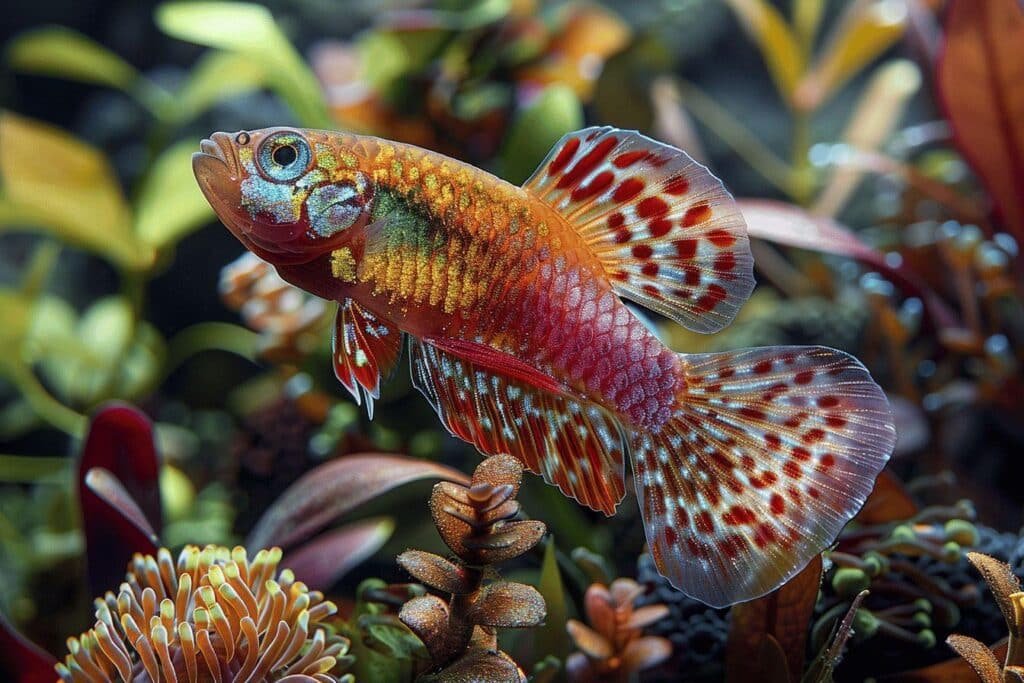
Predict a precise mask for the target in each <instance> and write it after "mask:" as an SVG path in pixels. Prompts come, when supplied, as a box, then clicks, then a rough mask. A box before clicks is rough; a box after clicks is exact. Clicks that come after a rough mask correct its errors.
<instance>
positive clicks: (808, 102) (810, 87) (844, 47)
mask: <svg viewBox="0 0 1024 683" xmlns="http://www.w3.org/2000/svg"><path fill="white" fill-rule="evenodd" d="M908 12H909V10H908V9H907V8H906V6H905V4H904V3H898V2H884V1H882V0H855V1H854V2H851V3H849V4H848V5H847V8H846V10H845V11H844V13H843V16H842V17H841V18H840V19H839V21H838V22H837V24H836V28H835V29H834V30H833V31H832V34H831V36H830V37H829V39H828V40H827V41H826V43H825V46H824V47H823V48H822V50H821V54H820V55H819V56H818V59H817V60H816V61H815V63H814V65H813V66H812V67H811V68H810V70H809V72H808V73H807V74H806V77H805V78H804V80H803V82H802V83H801V84H800V86H799V89H798V91H797V92H796V93H795V94H794V99H795V101H796V104H797V106H799V107H800V108H801V109H804V110H806V111H812V110H814V109H817V108H818V107H820V106H822V105H823V104H825V102H827V101H828V99H829V98H830V97H832V95H834V94H835V93H836V92H837V91H838V90H839V88H841V87H842V86H843V85H845V84H846V82H847V81H849V80H850V79H851V78H853V77H854V76H856V75H857V74H858V73H859V72H860V71H861V70H862V69H863V68H864V67H866V66H867V65H868V64H869V63H870V62H871V61H872V60H874V59H875V58H877V57H879V56H880V55H881V54H882V53H883V52H885V51H886V50H888V49H889V48H891V47H892V46H893V45H895V44H896V41H898V40H899V39H900V38H902V37H903V32H904V30H905V29H906V26H907V22H908Z"/></svg>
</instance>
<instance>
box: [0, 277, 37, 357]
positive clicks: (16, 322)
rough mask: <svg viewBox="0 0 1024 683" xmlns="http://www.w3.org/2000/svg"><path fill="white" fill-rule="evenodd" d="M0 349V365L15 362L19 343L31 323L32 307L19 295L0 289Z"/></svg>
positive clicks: (12, 291)
mask: <svg viewBox="0 0 1024 683" xmlns="http://www.w3.org/2000/svg"><path fill="white" fill-rule="evenodd" d="M0 320H3V324H2V325H0V347H2V348H3V349H4V354H3V356H4V357H3V358H0V363H3V362H8V361H13V360H16V359H15V358H12V357H11V356H15V355H17V351H16V350H17V349H19V347H20V345H21V342H22V341H23V340H24V338H25V335H26V334H27V333H28V330H29V327H30V326H31V322H32V307H31V305H30V304H29V302H28V301H26V300H25V298H24V297H23V296H21V294H20V293H19V292H17V291H15V290H12V289H0Z"/></svg>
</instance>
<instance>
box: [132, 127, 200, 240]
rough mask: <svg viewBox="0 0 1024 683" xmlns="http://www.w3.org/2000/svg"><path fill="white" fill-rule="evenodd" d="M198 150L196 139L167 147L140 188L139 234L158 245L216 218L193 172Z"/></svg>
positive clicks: (140, 236)
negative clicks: (193, 159) (194, 153)
mask: <svg viewBox="0 0 1024 683" xmlns="http://www.w3.org/2000/svg"><path fill="white" fill-rule="evenodd" d="M195 150H196V146H195V144H194V143H193V142H192V141H185V142H180V143H178V144H176V145H174V146H172V147H170V148H168V149H167V150H165V151H164V152H163V154H161V155H160V156H159V157H157V159H156V161H155V162H154V163H153V166H152V168H151V169H150V171H149V173H148V175H147V176H146V179H145V181H143V183H142V187H141V188H140V190H139V195H138V197H137V199H136V202H135V211H136V213H135V235H136V236H137V237H138V239H140V240H141V241H143V242H145V243H146V244H149V245H152V246H153V247H154V248H156V249H164V248H166V247H168V246H172V245H174V244H176V243H177V242H179V241H180V240H181V239H182V238H184V237H185V236H186V235H188V234H189V233H191V232H192V231H193V230H195V229H196V228H199V227H200V226H202V225H203V224H205V223H206V222H208V221H209V220H210V219H211V218H213V210H212V209H211V208H210V204H209V203H208V202H207V201H206V199H205V198H204V197H203V193H202V192H200V190H199V186H198V185H197V184H196V181H195V178H194V177H193V176H192V162H191V159H192V153H193V152H195Z"/></svg>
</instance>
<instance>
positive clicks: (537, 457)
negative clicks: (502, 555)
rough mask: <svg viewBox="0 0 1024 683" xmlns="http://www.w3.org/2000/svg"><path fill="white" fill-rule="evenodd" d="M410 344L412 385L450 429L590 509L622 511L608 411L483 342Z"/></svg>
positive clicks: (617, 452) (619, 459)
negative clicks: (507, 458) (503, 455)
mask: <svg viewBox="0 0 1024 683" xmlns="http://www.w3.org/2000/svg"><path fill="white" fill-rule="evenodd" d="M411 348H412V352H411V358H412V377H413V384H414V385H415V386H416V388H417V389H419V390H420V391H421V392H422V393H423V395H424V396H426V397H427V400H429V401H430V403H431V404H432V405H433V406H434V410H436V411H437V414H438V416H439V417H440V418H441V421H442V422H443V423H444V425H445V427H447V428H448V431H450V432H451V433H452V434H454V435H455V436H457V437H459V438H460V439H463V440H464V441H468V442H469V443H471V444H473V445H475V446H476V447H477V448H478V449H479V450H480V451H481V452H482V453H484V454H486V455H495V454H498V453H508V454H511V455H513V456H515V457H516V458H518V459H519V460H521V461H522V462H523V465H524V466H525V467H526V468H527V469H529V470H530V471H531V472H534V473H536V474H540V475H541V476H542V477H544V480H545V481H547V482H548V483H549V484H554V485H555V486H557V487H558V488H559V489H561V491H562V493H564V494H565V495H567V496H569V497H571V498H574V499H575V500H577V501H579V502H580V503H582V504H583V505H586V506H587V507H589V508H591V509H594V510H600V511H601V512H604V513H605V514H607V515H610V514H612V513H613V512H615V507H616V505H618V503H619V501H621V500H622V497H623V495H625V483H624V481H623V452H624V444H623V443H622V437H621V434H620V431H619V427H618V423H617V422H616V421H615V419H614V418H613V417H611V416H610V415H609V414H608V413H607V412H606V411H605V410H603V409H602V408H600V407H598V406H596V405H594V404H593V403H591V402H589V401H585V400H583V399H579V398H576V397H574V396H572V395H571V393H570V392H569V391H568V390H567V389H566V388H564V387H563V386H562V385H561V384H560V383H559V382H558V381H557V380H555V379H554V378H553V377H550V376H548V375H546V374H544V373H542V372H540V371H539V370H536V369H535V368H533V367H531V366H529V365H527V364H525V363H523V362H522V361H520V360H519V359H517V358H515V357H513V356H510V355H508V354H505V353H503V352H501V351H498V350H495V349H493V348H491V347H489V346H485V345H483V344H476V343H472V342H462V341H452V340H440V339H426V340H423V341H416V340H414V341H413V343H412V345H411Z"/></svg>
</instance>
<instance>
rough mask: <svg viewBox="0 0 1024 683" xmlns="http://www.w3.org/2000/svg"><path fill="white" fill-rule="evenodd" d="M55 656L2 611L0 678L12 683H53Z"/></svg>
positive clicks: (0, 617) (0, 623) (0, 626)
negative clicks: (15, 625) (10, 620)
mask: <svg viewBox="0 0 1024 683" xmlns="http://www.w3.org/2000/svg"><path fill="white" fill-rule="evenodd" d="M56 664H57V660H56V659H54V657H53V655H51V654H50V653H49V652H46V651H45V650H43V649H42V648H41V647H39V646H38V645H36V644H35V643H33V642H32V641H30V640H28V639H27V638H26V637H25V636H23V635H22V634H21V633H19V632H18V630H17V629H16V628H14V625H13V624H11V623H10V622H9V621H7V617H5V616H4V615H3V614H2V613H0V679H2V680H5V681H11V683H52V682H53V681H54V680H55V679H56V677H57V673H56V672H55V671H54V670H53V667H54V666H55V665H56Z"/></svg>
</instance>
